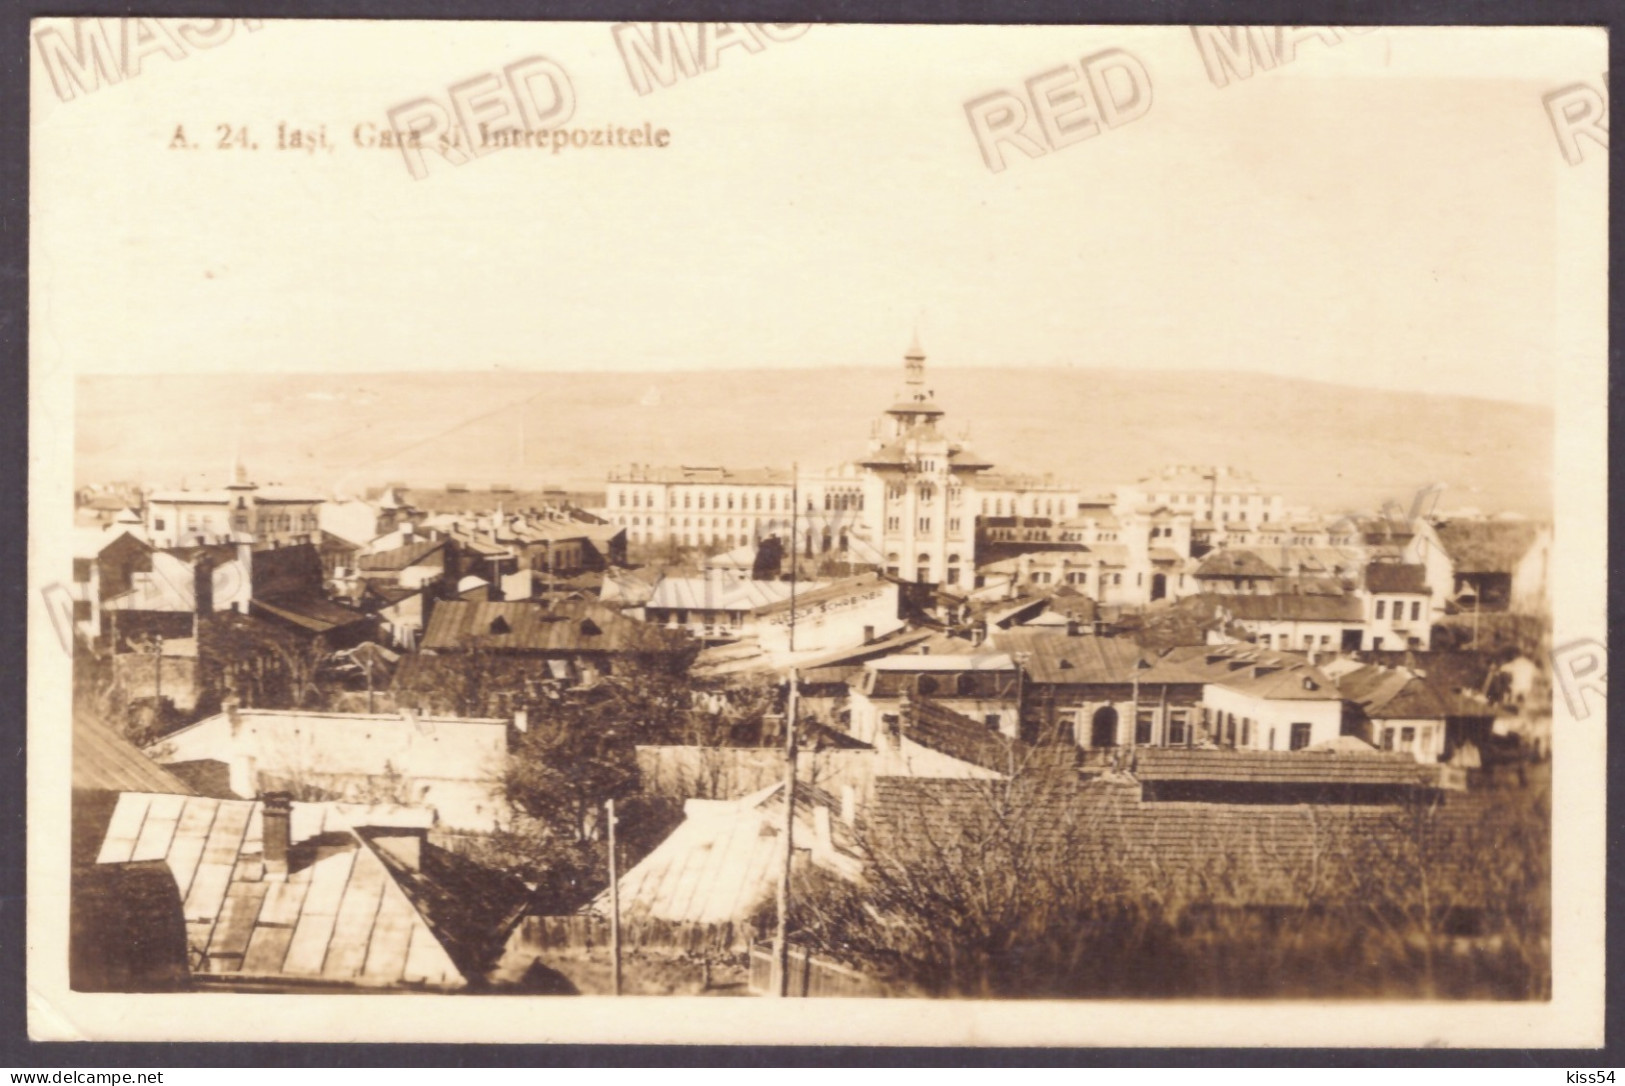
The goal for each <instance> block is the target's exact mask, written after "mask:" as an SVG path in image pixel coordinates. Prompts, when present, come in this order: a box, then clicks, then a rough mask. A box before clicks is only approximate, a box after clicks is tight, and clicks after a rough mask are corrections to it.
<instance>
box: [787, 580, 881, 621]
mask: <svg viewBox="0 0 1625 1086" xmlns="http://www.w3.org/2000/svg"><path fill="white" fill-rule="evenodd" d="M892 583H893V582H891V581H889V580H887V579H886V578H885V577H882V576H881V575H880V574H878V573H860V574H858V575H857V576H855V577H843V578H841V579H840V580H838V581H827V582H824V583H822V584H810V585H798V586H797V588H796V596H795V608H796V613H797V614H800V613H801V612H802V611H803V610H811V609H813V608H816V607H817V606H818V605H819V604H823V603H829V602H830V601H832V600H838V599H841V598H843V597H845V596H851V595H856V594H858V593H862V592H872V591H875V590H877V589H879V590H882V591H884V590H885V588H886V586H887V585H889V584H892ZM788 610H790V595H789V593H788V592H786V593H785V594H784V595H783V596H782V597H781V598H779V599H777V600H771V601H768V602H764V603H762V604H760V605H759V606H758V607H757V608H756V613H757V614H761V615H771V614H776V613H778V612H779V611H788Z"/></svg>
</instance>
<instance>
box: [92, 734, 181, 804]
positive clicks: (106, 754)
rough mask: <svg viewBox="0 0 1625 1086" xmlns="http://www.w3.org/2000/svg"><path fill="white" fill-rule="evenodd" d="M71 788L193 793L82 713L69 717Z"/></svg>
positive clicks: (116, 735) (134, 748)
mask: <svg viewBox="0 0 1625 1086" xmlns="http://www.w3.org/2000/svg"><path fill="white" fill-rule="evenodd" d="M73 787H74V788H75V789H81V788H88V789H94V790H97V791H104V792H164V793H170V794H173V795H177V796H191V795H196V794H197V793H196V790H194V789H193V788H192V787H191V786H190V785H188V784H186V783H185V782H184V781H182V780H181V779H180V778H178V777H176V776H175V775H174V774H173V773H171V772H169V770H167V769H165V768H163V767H162V766H160V765H159V764H158V763H157V762H154V761H153V760H152V759H151V758H148V757H147V756H146V755H145V754H143V753H141V751H140V750H139V749H138V748H137V747H136V746H135V744H133V743H131V742H130V741H129V740H127V739H125V738H124V737H123V736H121V735H119V734H118V733H117V732H115V731H114V730H113V729H112V728H109V727H108V726H107V725H105V724H101V723H99V722H97V721H95V720H92V719H90V718H89V717H87V716H85V715H83V714H75V715H74V718H73Z"/></svg>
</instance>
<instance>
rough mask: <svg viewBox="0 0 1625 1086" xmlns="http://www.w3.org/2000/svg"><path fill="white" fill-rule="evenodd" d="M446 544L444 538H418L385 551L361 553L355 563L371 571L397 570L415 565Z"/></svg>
mask: <svg viewBox="0 0 1625 1086" xmlns="http://www.w3.org/2000/svg"><path fill="white" fill-rule="evenodd" d="M445 546H446V541H445V540H444V539H420V540H414V541H413V542H411V543H406V544H403V545H402V546H399V547H392V548H390V549H389V550H387V551H377V552H375V553H373V554H363V555H362V556H361V558H360V559H359V561H358V562H357V564H358V565H359V566H360V567H361V568H362V569H363V570H367V571H371V572H381V571H399V570H403V569H407V568H409V567H411V566H415V565H417V564H418V563H420V562H422V561H423V560H424V559H425V558H427V557H429V555H431V554H433V553H435V552H436V551H438V550H442V549H443V548H444V547H445Z"/></svg>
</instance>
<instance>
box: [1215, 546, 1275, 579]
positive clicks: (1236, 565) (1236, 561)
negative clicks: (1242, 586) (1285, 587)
mask: <svg viewBox="0 0 1625 1086" xmlns="http://www.w3.org/2000/svg"><path fill="white" fill-rule="evenodd" d="M1279 572H1280V571H1279V570H1277V569H1276V568H1275V567H1274V566H1272V565H1270V564H1269V563H1268V562H1266V561H1264V560H1263V559H1262V558H1260V557H1259V556H1258V555H1256V554H1254V553H1253V552H1252V551H1248V550H1239V549H1238V550H1220V551H1214V552H1213V553H1212V554H1210V555H1208V556H1207V558H1206V559H1205V560H1204V561H1203V562H1202V564H1201V566H1200V567H1199V568H1198V569H1197V570H1196V575H1197V576H1198V577H1274V576H1277V575H1278V574H1279Z"/></svg>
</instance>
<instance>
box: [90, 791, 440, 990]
mask: <svg viewBox="0 0 1625 1086" xmlns="http://www.w3.org/2000/svg"><path fill="white" fill-rule="evenodd" d="M426 815H427V812H423V811H417V810H413V809H411V808H356V807H346V806H344V805H340V804H327V803H296V804H294V805H293V808H292V815H291V818H290V835H289V836H290V841H291V847H290V849H289V855H288V874H287V878H286V880H285V881H280V882H278V881H271V880H268V879H267V878H266V877H265V863H264V841H263V805H262V804H260V803H259V802H258V801H250V800H222V799H208V798H204V797H190V798H187V797H180V796H168V795H148V794H143V793H125V794H123V795H121V796H120V797H119V802H118V806H117V807H116V808H115V809H114V812H113V817H112V819H111V821H110V822H109V824H108V829H107V834H106V836H105V838H104V839H103V841H102V846H101V851H100V853H99V854H98V856H97V858H96V862H97V863H99V864H107V863H125V862H128V861H131V860H136V861H140V860H163V861H164V862H165V863H167V864H168V866H169V869H170V872H171V873H172V874H173V875H174V877H175V884H176V887H177V888H178V889H179V891H180V895H181V899H182V901H183V902H184V909H185V915H186V938H187V944H188V948H189V952H190V956H191V959H192V963H193V965H192V968H193V971H194V972H196V973H204V974H211V975H221V976H223V977H227V978H243V979H248V978H274V979H281V980H309V981H329V982H341V983H347V984H354V985H362V986H398V985H409V986H425V987H431V988H461V987H463V986H465V985H466V984H467V982H468V978H467V977H466V976H465V975H464V974H463V973H462V972H461V970H460V969H459V968H458V966H457V964H456V963H455V961H454V959H453V957H452V955H451V954H450V953H449V951H448V948H447V946H446V945H445V943H443V942H442V941H441V940H440V938H439V937H438V936H437V934H436V932H435V930H434V928H433V927H432V926H431V925H430V924H429V922H428V920H427V919H426V917H425V916H424V914H423V912H421V911H420V910H419V908H418V907H417V906H416V905H414V903H413V901H412V898H411V897H409V896H408V894H407V893H406V892H405V891H404V890H403V888H402V887H401V885H400V883H399V882H398V881H397V880H396V879H395V877H394V876H393V873H392V871H391V868H390V866H389V865H388V864H386V863H385V862H384V860H383V859H382V858H381V856H380V850H379V849H378V848H377V847H376V846H375V844H373V843H372V842H371V841H370V840H369V839H368V837H366V836H363V835H362V834H360V833H358V832H357V827H358V826H394V827H401V828H403V829H405V830H407V831H420V830H423V829H426V828H427V817H426ZM424 847H425V849H427V848H428V847H429V846H424Z"/></svg>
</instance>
